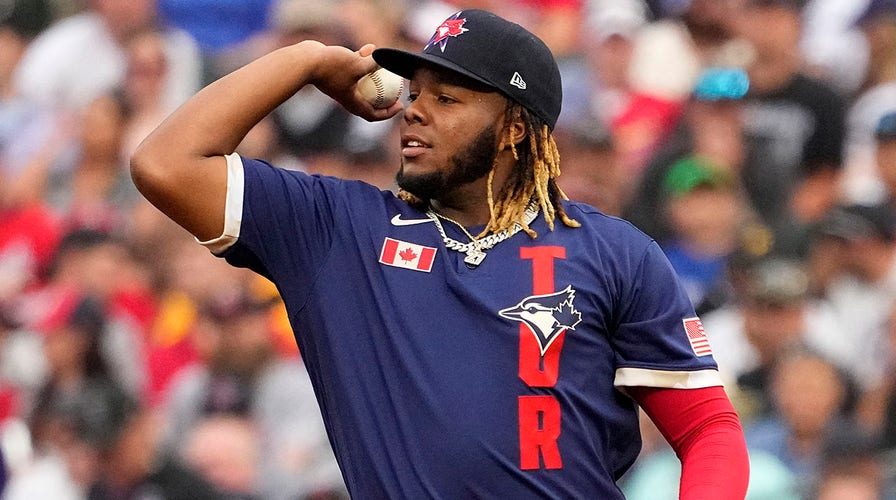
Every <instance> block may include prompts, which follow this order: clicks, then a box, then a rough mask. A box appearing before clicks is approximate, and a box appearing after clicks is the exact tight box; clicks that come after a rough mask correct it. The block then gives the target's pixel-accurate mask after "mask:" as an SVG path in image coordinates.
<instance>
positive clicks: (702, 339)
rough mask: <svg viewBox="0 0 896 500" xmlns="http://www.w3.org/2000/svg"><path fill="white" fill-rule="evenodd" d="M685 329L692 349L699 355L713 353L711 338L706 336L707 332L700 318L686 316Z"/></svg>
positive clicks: (684, 320)
mask: <svg viewBox="0 0 896 500" xmlns="http://www.w3.org/2000/svg"><path fill="white" fill-rule="evenodd" d="M682 322H683V323H684V331H685V333H686V334H687V335H688V342H690V343H691V349H693V350H694V354H696V355H697V356H709V355H710V354H712V348H711V347H709V339H708V338H706V332H705V331H703V323H701V322H700V318H698V317H696V316H695V317H693V318H685V319H683V320H682Z"/></svg>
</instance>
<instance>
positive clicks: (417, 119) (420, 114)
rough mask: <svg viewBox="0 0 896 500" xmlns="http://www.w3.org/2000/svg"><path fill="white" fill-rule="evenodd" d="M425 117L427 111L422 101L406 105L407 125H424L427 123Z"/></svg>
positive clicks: (405, 116)
mask: <svg viewBox="0 0 896 500" xmlns="http://www.w3.org/2000/svg"><path fill="white" fill-rule="evenodd" d="M425 116H426V114H425V110H424V109H423V104H422V103H421V102H420V99H414V100H413V101H410V102H408V103H407V104H405V107H404V121H405V123H406V124H408V125H410V124H412V123H424V122H425V121H426V120H425Z"/></svg>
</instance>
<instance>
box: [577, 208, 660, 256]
mask: <svg viewBox="0 0 896 500" xmlns="http://www.w3.org/2000/svg"><path fill="white" fill-rule="evenodd" d="M563 208H564V209H565V210H566V214H567V215H568V216H569V217H570V218H571V219H573V220H575V221H577V222H579V223H580V224H581V225H582V227H581V228H580V229H584V232H585V233H587V234H588V235H589V236H590V237H592V238H597V239H599V240H601V241H605V242H607V243H608V244H613V245H620V244H624V245H637V246H641V247H646V246H649V245H650V244H651V243H653V242H654V240H653V238H651V237H650V236H648V235H647V234H646V233H644V232H643V231H641V230H640V229H638V228H637V227H636V226H635V225H634V224H632V223H631V222H629V221H628V220H625V219H623V218H621V217H618V216H614V215H608V214H605V213H604V212H602V211H600V210H599V209H597V208H595V207H593V206H591V205H588V204H587V203H581V202H576V201H565V202H564V203H563Z"/></svg>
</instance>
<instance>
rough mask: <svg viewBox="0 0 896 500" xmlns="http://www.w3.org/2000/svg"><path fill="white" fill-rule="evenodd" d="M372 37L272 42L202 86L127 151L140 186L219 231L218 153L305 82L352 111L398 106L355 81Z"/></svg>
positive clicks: (186, 218)
mask: <svg viewBox="0 0 896 500" xmlns="http://www.w3.org/2000/svg"><path fill="white" fill-rule="evenodd" d="M373 49H374V47H373V46H372V45H365V46H364V47H362V48H361V49H360V50H358V51H352V50H350V49H347V48H344V47H338V46H326V45H323V44H321V43H319V42H315V41H304V42H301V43H298V44H296V45H291V46H288V47H284V48H281V49H278V50H275V51H273V52H271V53H269V54H267V55H265V56H263V57H261V58H259V59H257V60H255V61H253V62H251V63H249V64H248V65H246V66H244V67H242V68H240V69H238V70H236V71H234V72H233V73H231V74H229V75H227V76H225V77H223V78H221V79H220V80H218V81H216V82H214V83H212V84H210V85H209V86H207V87H206V88H204V89H202V90H201V91H200V92H199V93H197V94H196V95H195V96H194V97H193V98H192V99H190V100H189V101H187V102H186V103H184V105H183V106H181V107H180V108H179V109H178V110H177V111H175V112H174V113H172V114H171V116H169V117H168V118H167V119H166V120H165V121H164V122H163V123H162V124H161V125H159V127H158V128H156V130H154V131H153V132H152V133H151V134H150V135H149V136H148V137H146V139H144V141H143V142H142V143H141V144H140V146H139V147H138V148H137V151H136V152H135V153H134V155H133V157H132V158H131V176H132V177H133V179H134V183H135V184H136V186H137V188H138V189H139V190H140V192H141V193H143V195H144V196H145V197H146V199H148V200H149V201H150V202H151V203H152V204H153V205H155V206H156V207H158V208H159V210H161V211H162V212H164V213H165V214H166V215H167V216H168V217H170V218H171V219H173V220H174V221H175V222H177V223H178V224H180V225H181V226H182V227H184V228H185V229H186V230H187V231H189V232H191V233H192V234H193V235H195V236H196V237H197V238H199V239H200V240H208V239H212V238H216V237H218V236H220V235H221V232H222V230H223V228H224V202H225V197H226V193H227V169H226V161H225V159H224V155H227V154H230V153H232V152H233V151H234V149H235V148H236V146H237V145H238V144H239V143H240V142H241V141H242V139H243V137H245V136H246V134H247V133H248V132H249V130H250V129H251V128H252V127H254V126H255V124H257V123H258V122H259V121H261V119H262V118H264V117H265V116H267V115H268V114H269V113H270V112H271V111H273V110H274V108H276V107H277V106H279V105H280V104H281V103H283V102H284V101H285V100H287V99H288V98H289V97H290V96H292V95H293V94H295V93H296V92H297V91H298V90H299V89H301V88H302V87H304V86H305V85H309V84H311V85H315V86H316V87H317V88H318V89H320V90H321V91H323V92H324V93H326V94H327V95H329V96H330V97H332V98H333V99H334V100H336V101H337V102H339V103H340V104H341V105H342V106H343V107H345V108H346V109H347V110H349V111H351V112H352V113H354V114H356V115H358V116H361V117H363V118H365V119H368V120H371V121H374V120H383V119H386V118H389V117H391V116H394V115H395V114H396V113H398V111H399V110H400V109H401V104H400V103H396V104H394V105H393V106H392V107H390V108H388V109H375V108H373V107H372V106H371V105H370V104H369V103H367V102H366V101H364V100H363V99H361V98H359V97H358V95H357V88H356V87H357V81H358V79H360V78H361V76H363V75H364V74H366V73H368V72H370V71H372V70H373V69H374V68H376V63H375V62H374V61H373V58H371V57H370V54H371V53H372V52H373Z"/></svg>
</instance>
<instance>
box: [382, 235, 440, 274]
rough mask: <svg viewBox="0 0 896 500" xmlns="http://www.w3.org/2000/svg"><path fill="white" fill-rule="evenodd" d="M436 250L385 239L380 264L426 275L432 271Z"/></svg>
mask: <svg viewBox="0 0 896 500" xmlns="http://www.w3.org/2000/svg"><path fill="white" fill-rule="evenodd" d="M435 256H436V249H435V248H433V247H425V246H423V245H417V244H415V243H408V242H406V241H401V240H395V239H392V238H386V239H385V241H383V250H382V251H381V252H380V262H381V263H383V264H386V265H389V266H395V267H403V268H405V269H413V270H414V271H423V272H425V273H428V272H429V271H430V270H432V261H433V259H434V258H435Z"/></svg>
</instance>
